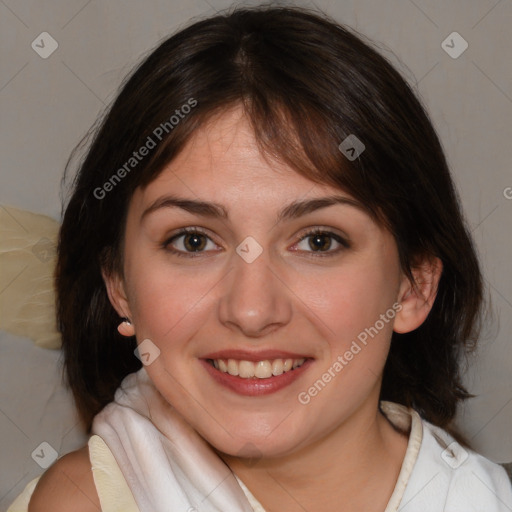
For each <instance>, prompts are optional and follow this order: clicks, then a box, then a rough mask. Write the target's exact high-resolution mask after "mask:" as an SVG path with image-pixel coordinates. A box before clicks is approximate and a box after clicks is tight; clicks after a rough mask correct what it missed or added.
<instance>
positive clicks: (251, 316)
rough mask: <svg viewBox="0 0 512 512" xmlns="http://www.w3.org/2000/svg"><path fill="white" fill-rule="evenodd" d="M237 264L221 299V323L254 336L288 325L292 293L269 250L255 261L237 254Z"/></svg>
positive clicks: (226, 283) (219, 310)
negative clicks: (274, 263)
mask: <svg viewBox="0 0 512 512" xmlns="http://www.w3.org/2000/svg"><path fill="white" fill-rule="evenodd" d="M233 264H234V268H233V269H232V271H231V272H229V274H228V276H227V279H226V280H225V281H224V283H223V286H224V288H223V291H222V296H221V298H220V300H219V306H218V314H219V320H220V322H221V323H222V324H223V325H225V326H226V327H228V328H229V329H231V330H237V331H239V332H240V333H242V334H243V335H244V336H246V337H250V338H259V337H263V336H265V335H267V334H270V333H271V332H273V331H275V330H277V329H279V328H280V327H282V326H284V325H286V324H288V323H289V322H290V319H291V315H292V304H291V300H290V297H291V292H290V290H289V288H288V287H287V286H286V284H285V283H284V279H283V278H282V276H279V275H278V272H277V270H276V269H273V268H271V266H270V262H269V259H268V258H267V253H266V252H265V251H264V252H263V253H262V254H261V255H260V256H259V257H258V258H256V260H254V261H252V262H251V263H248V262H247V261H245V260H244V259H243V258H241V257H240V256H239V255H238V254H236V253H235V254H234V255H233Z"/></svg>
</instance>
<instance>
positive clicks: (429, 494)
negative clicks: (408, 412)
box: [404, 420, 512, 512]
mask: <svg viewBox="0 0 512 512" xmlns="http://www.w3.org/2000/svg"><path fill="white" fill-rule="evenodd" d="M422 423H423V439H422V442H421V448H420V453H419V455H418V459H417V461H416V465H415V467H414V470H413V473H412V474H411V478H410V480H409V483H408V485H407V489H406V496H404V499H405V498H406V499H410V500H411V506H416V507H418V506H419V505H423V504H424V503H425V504H427V503H428V505H429V507H430V508H428V507H426V508H425V510H428V511H431V510H432V511H434V510H435V511H438V510H445V511H448V512H451V511H453V510H462V509H466V510H486V511H487V512H498V511H499V512H501V511H505V510H512V486H511V484H510V480H509V479H508V476H507V473H506V472H505V470H504V469H503V468H502V467H501V466H499V465H498V464H495V463H494V462H492V461H490V460H489V459H487V458H485V457H483V456H481V455H479V454H478V453H476V452H475V451H473V450H471V449H470V448H465V447H463V446H461V445H460V444H459V443H458V442H457V441H456V440H455V439H454V438H453V437H452V436H451V435H450V434H449V433H448V432H446V431H445V430H443V429H441V428H439V427H436V426H434V425H432V424H430V423H428V422H427V421H425V420H423V422H422ZM405 511H409V508H407V507H406V508H405V509H404V512H405Z"/></svg>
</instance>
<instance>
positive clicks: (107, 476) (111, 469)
mask: <svg viewBox="0 0 512 512" xmlns="http://www.w3.org/2000/svg"><path fill="white" fill-rule="evenodd" d="M88 444H89V457H90V459H91V469H92V474H93V477H94V483H95V484H96V490H97V492H98V497H99V499H100V503H101V510H102V511H105V512H139V508H138V507H137V504H136V503H135V500H134V499H133V496H132V492H131V491H130V487H129V486H128V484H127V483H126V481H125V479H124V477H123V474H122V473H121V470H120V468H119V466H118V464H117V462H116V459H115V458H114V456H113V455H112V452H111V451H110V449H109V448H108V446H107V445H106V444H105V442H104V441H103V439H101V437H99V436H91V438H90V439H89V443H88Z"/></svg>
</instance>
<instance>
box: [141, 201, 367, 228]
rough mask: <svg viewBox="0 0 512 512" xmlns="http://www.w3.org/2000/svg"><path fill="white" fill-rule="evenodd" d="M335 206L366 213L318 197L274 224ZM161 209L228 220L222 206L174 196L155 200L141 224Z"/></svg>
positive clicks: (291, 208) (298, 204)
mask: <svg viewBox="0 0 512 512" xmlns="http://www.w3.org/2000/svg"><path fill="white" fill-rule="evenodd" d="M336 204H344V205H348V206H352V207H354V208H357V209H358V210H361V211H363V212H364V213H368V209H367V208H365V207H364V206H363V204H362V203H360V202H359V201H356V200H355V199H351V198H348V197H345V196H340V195H333V196H327V197H318V198H315V199H309V200H305V201H294V202H293V203H290V204H288V205H287V206H285V207H284V208H283V209H282V210H281V211H280V212H279V213H278V214H277V219H276V223H279V222H283V221H284V220H291V219H296V218H298V217H302V216H303V215H307V214H308V213H312V212H314V211H316V210H320V209H321V208H327V207H328V206H333V205H336ZM163 208H181V209H182V210H185V211H187V212H189V213H192V214H195V215H200V216H202V217H209V218H222V219H228V218H229V214H228V211H227V210H226V208H224V206H222V205H220V204H217V203H211V202H207V201H199V200H196V199H188V198H183V197H178V196H174V195H168V196H163V197H160V198H158V199H156V200H155V201H154V202H153V203H152V204H151V205H150V206H149V207H148V208H146V209H145V210H144V212H143V213H142V215H141V222H142V221H143V220H144V218H145V217H147V216H148V215H149V214H151V213H153V212H156V211H157V210H161V209H163Z"/></svg>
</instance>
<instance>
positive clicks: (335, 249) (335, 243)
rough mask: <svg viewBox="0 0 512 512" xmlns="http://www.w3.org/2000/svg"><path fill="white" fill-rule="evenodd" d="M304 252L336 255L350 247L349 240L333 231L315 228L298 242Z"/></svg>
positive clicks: (298, 246) (298, 247) (300, 249)
mask: <svg viewBox="0 0 512 512" xmlns="http://www.w3.org/2000/svg"><path fill="white" fill-rule="evenodd" d="M296 246H297V249H298V250H299V251H301V252H304V253H310V255H311V253H316V255H317V256H334V255H336V254H338V253H339V252H340V251H343V250H344V249H348V248H349V247H350V245H349V243H348V242H347V240H345V239H344V238H343V237H341V236H340V235H338V234H337V233H333V232H331V231H323V230H319V229H316V230H313V231H310V232H309V233H306V234H305V235H304V236H303V237H302V238H301V239H300V240H299V242H298V243H297V244H296Z"/></svg>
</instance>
